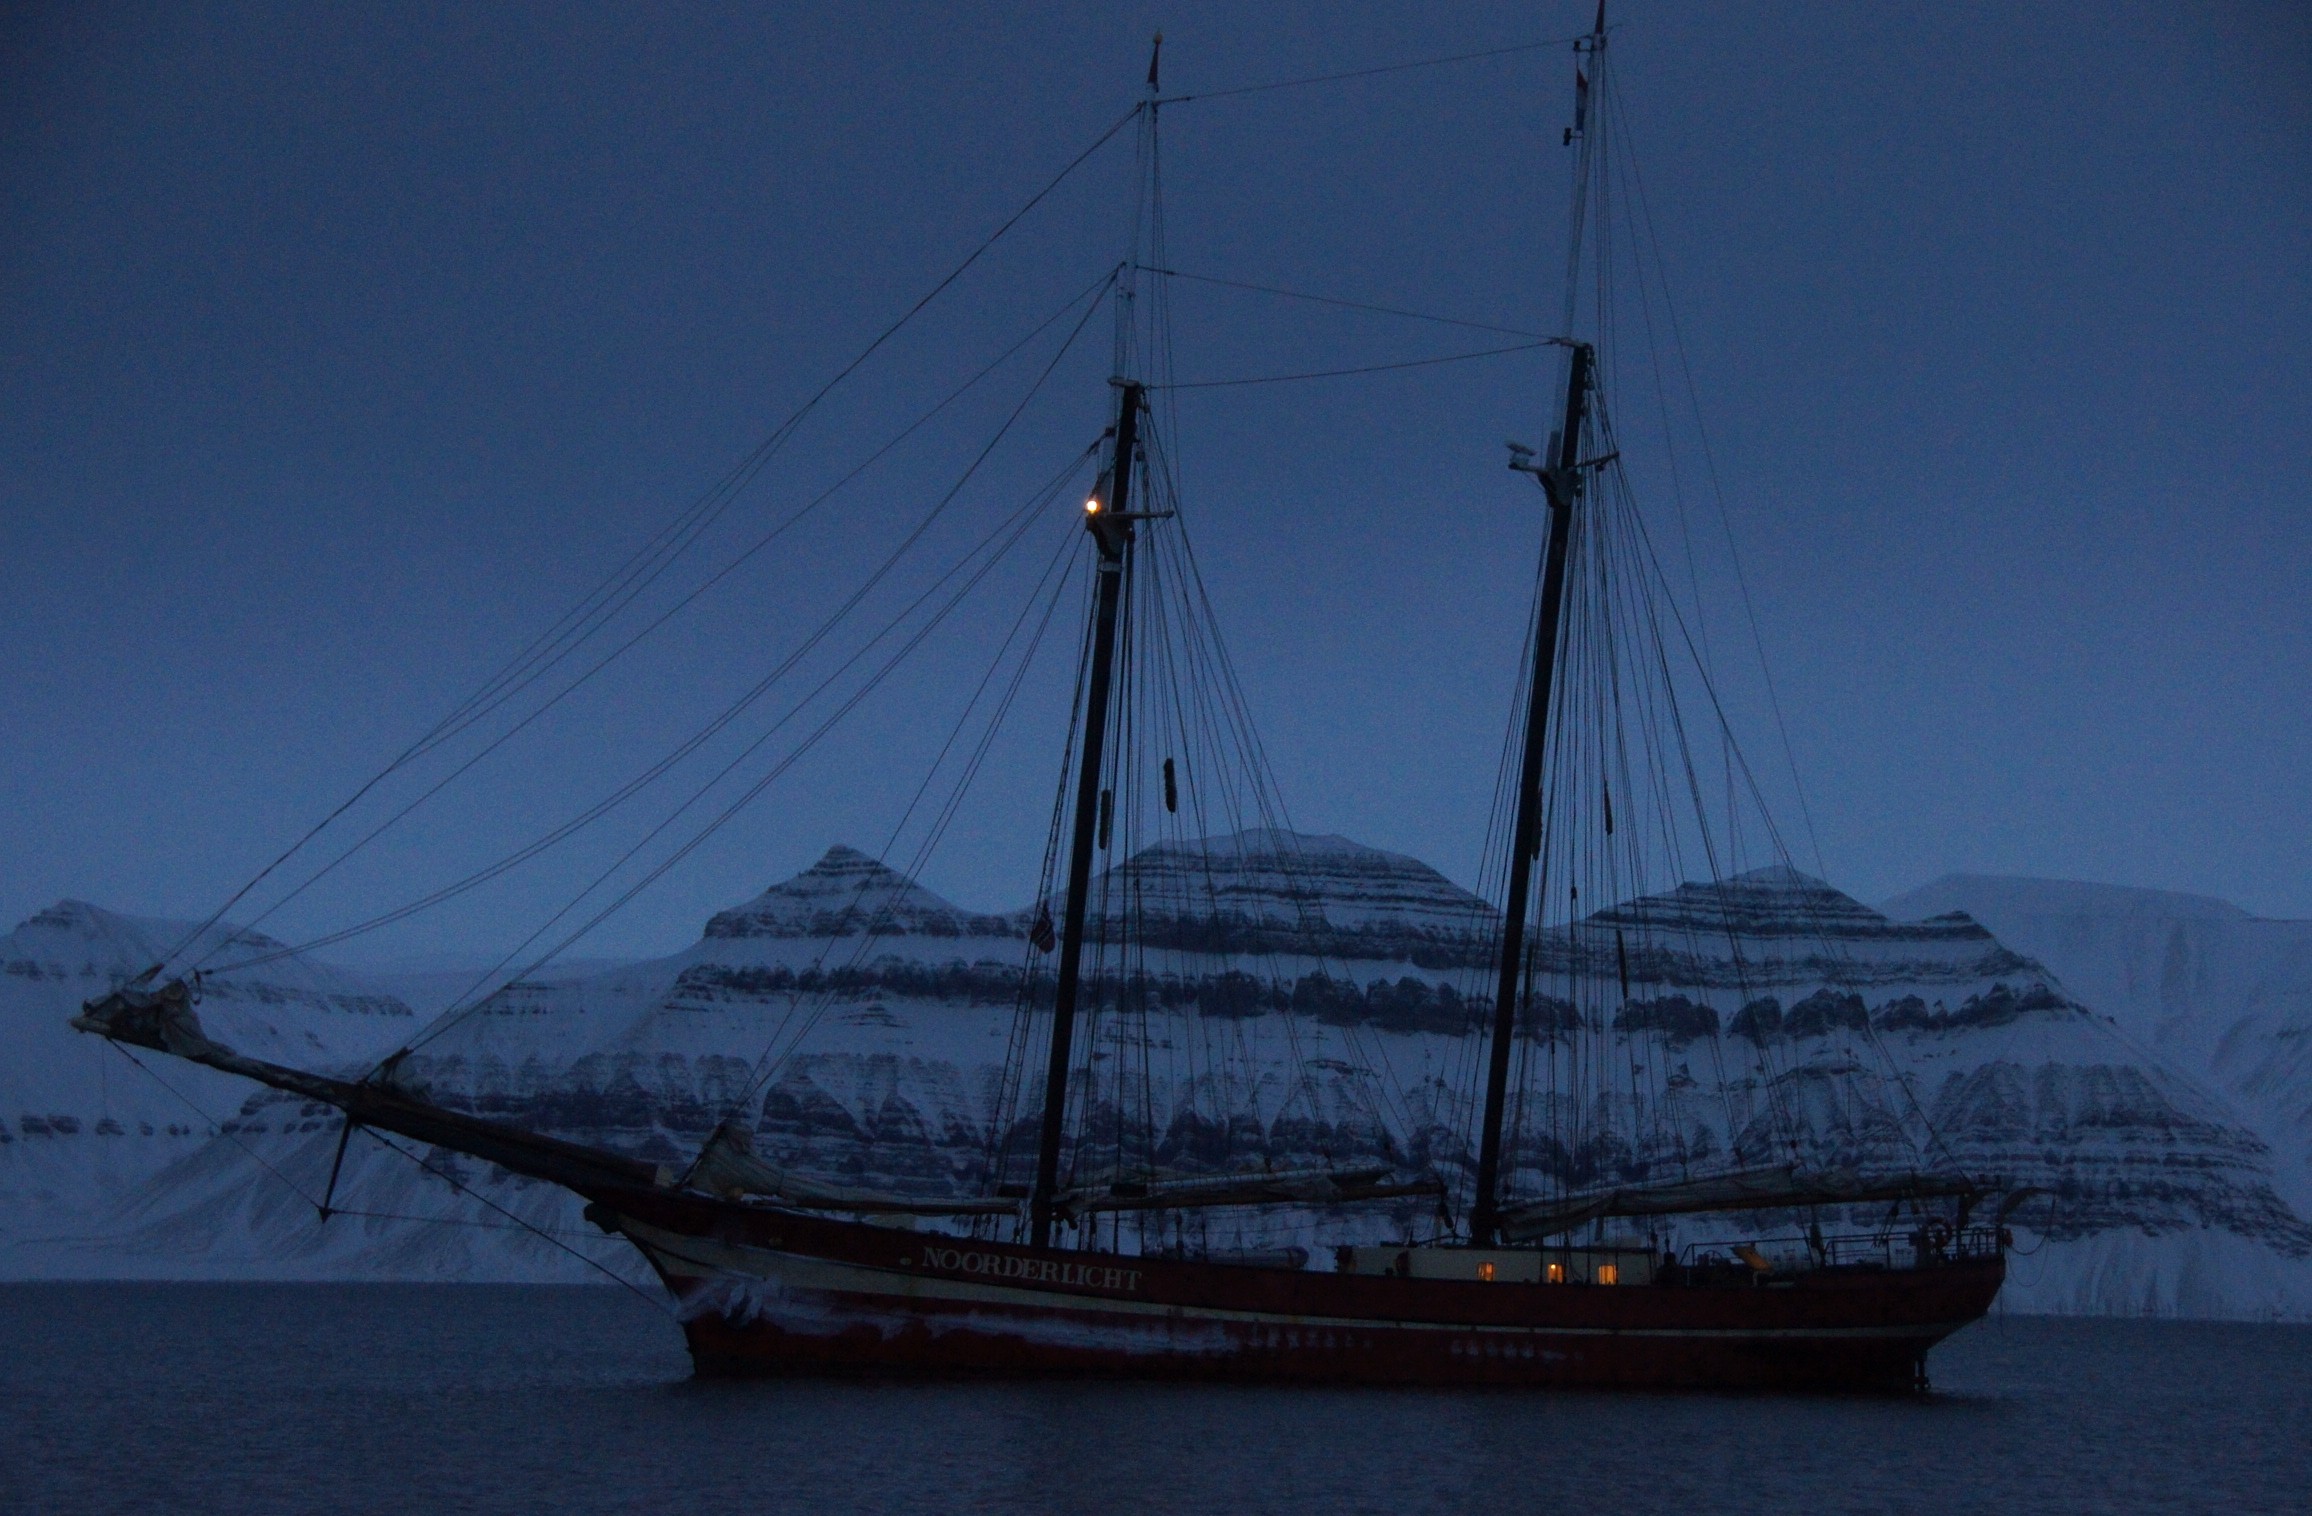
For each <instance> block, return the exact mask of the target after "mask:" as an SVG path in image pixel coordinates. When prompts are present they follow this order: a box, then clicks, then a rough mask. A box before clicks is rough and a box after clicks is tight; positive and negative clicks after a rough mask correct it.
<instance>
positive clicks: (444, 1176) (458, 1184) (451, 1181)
mask: <svg viewBox="0 0 2312 1516" xmlns="http://www.w3.org/2000/svg"><path fill="white" fill-rule="evenodd" d="M362 1130H363V1131H365V1132H368V1133H369V1135H370V1136H371V1137H372V1138H374V1139H376V1141H377V1142H379V1143H380V1144H382V1145H383V1146H385V1147H388V1148H391V1149H392V1150H393V1151H394V1152H396V1153H399V1154H401V1156H402V1157H404V1158H407V1159H408V1160H409V1161H410V1162H412V1163H414V1164H416V1165H417V1166H418V1168H419V1170H420V1171H421V1172H423V1173H427V1174H431V1175H432V1176H433V1177H434V1178H436V1179H439V1180H442V1181H443V1182H445V1183H447V1184H448V1185H449V1186H450V1187H451V1188H452V1189H454V1190H456V1191H458V1193H460V1194H462V1195H465V1196H468V1197H470V1198H471V1199H474V1200H478V1201H480V1202H481V1203H482V1204H483V1205H485V1206H488V1207H489V1208H490V1209H491V1210H493V1211H496V1212H497V1213H498V1214H499V1215H501V1216H503V1217H505V1218H506V1219H507V1220H508V1221H510V1222H512V1223H513V1224H514V1225H516V1226H518V1227H520V1228H521V1229H522V1230H523V1231H525V1232H528V1233H530V1234H531V1235H532V1236H535V1237H537V1238H538V1239H539V1240H541V1241H543V1242H545V1243H546V1244H547V1245H548V1246H550V1247H555V1248H559V1249H561V1250H562V1251H563V1252H565V1253H568V1254H569V1255H570V1256H571V1257H573V1258H575V1259H577V1260H578V1261H579V1262H580V1263H582V1264H584V1265H586V1266H587V1267H588V1268H590V1269H592V1270H594V1271H595V1272H596V1273H598V1274H600V1275H602V1276H603V1277H604V1278H606V1279H609V1280H611V1281H613V1282H614V1283H616V1284H618V1285H620V1286H621V1287H623V1288H625V1289H627V1290H630V1291H632V1292H633V1293H634V1295H635V1297H636V1298H637V1299H640V1300H647V1301H649V1302H650V1303H651V1304H652V1305H654V1306H656V1307H657V1308H658V1309H660V1310H662V1311H664V1312H666V1313H667V1314H668V1315H670V1316H671V1315H673V1314H674V1307H673V1305H672V1304H671V1303H670V1302H668V1301H667V1300H665V1299H664V1298H663V1297H660V1296H657V1295H653V1294H651V1293H650V1292H649V1291H647V1290H645V1289H643V1288H642V1287H641V1286H640V1285H638V1284H636V1283H635V1282H634V1281H633V1280H631V1279H628V1278H627V1277H626V1276H625V1275H623V1274H620V1273H619V1272H618V1271H617V1270H616V1269H613V1268H611V1267H610V1266H609V1265H608V1264H606V1263H603V1262H601V1261H600V1260H599V1259H594V1258H589V1257H587V1256H586V1255H585V1254H584V1253H581V1252H579V1251H578V1250H577V1249H576V1248H574V1247H572V1246H570V1244H568V1243H567V1242H564V1241H563V1240H562V1239H561V1238H559V1237H557V1236H555V1235H554V1234H553V1233H552V1232H549V1231H547V1230H546V1229H545V1228H544V1227H541V1226H536V1225H534V1224H532V1223H531V1222H530V1221H529V1220H527V1219H526V1218H524V1217H522V1216H520V1215H518V1214H516V1213H515V1212H513V1211H510V1210H508V1209H506V1207H504V1206H502V1205H500V1204H498V1203H497V1202H496V1201H495V1200H492V1199H491V1198H490V1197H489V1196H487V1195H485V1194H483V1193H482V1192H481V1191H480V1190H477V1189H475V1188H474V1187H473V1186H472V1185H470V1184H467V1183H466V1182H465V1181H464V1180H463V1179H460V1178H458V1176H457V1175H455V1174H453V1173H450V1172H449V1171H448V1170H447V1169H438V1168H435V1167H434V1166H433V1165H432V1164H430V1163H428V1162H427V1161H426V1160H425V1159H423V1158H421V1157H419V1156H418V1155H417V1154H415V1153H413V1152H411V1151H410V1150H409V1149H407V1148H405V1147H403V1146H402V1145H401V1144H400V1143H398V1142H396V1141H394V1140H393V1139H392V1138H391V1137H388V1136H387V1135H386V1134H385V1133H383V1132H380V1131H377V1130H375V1129H373V1128H369V1127H364V1128H362Z"/></svg>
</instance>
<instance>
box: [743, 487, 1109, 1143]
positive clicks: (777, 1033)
mask: <svg viewBox="0 0 2312 1516" xmlns="http://www.w3.org/2000/svg"><path fill="white" fill-rule="evenodd" d="M1098 446H1099V444H1098V443H1094V444H1093V450H1096V449H1097V448H1098ZM1082 461H1083V460H1082V458H1081V457H1079V458H1078V459H1077V466H1079V467H1080V466H1081V464H1082ZM1062 482H1063V483H1064V482H1065V481H1064V480H1063V481H1062ZM1052 493H1056V491H1051V492H1047V494H1046V496H1045V498H1046V499H1049V498H1050V495H1051V494H1052ZM1074 545H1075V544H1074V542H1073V541H1071V540H1069V539H1067V538H1062V540H1061V541H1060V544H1059V547H1058V549H1057V551H1055V552H1054V553H1053V555H1052V557H1051V559H1050V560H1049V561H1047V562H1046V563H1045V565H1044V569H1043V572H1042V574H1041V575H1039V576H1038V578H1037V581H1036V584H1035V587H1034V588H1033V589H1032V590H1031V591H1030V593H1029V596H1028V599H1027V602H1026V603H1025V604H1024V605H1023V606H1022V607H1021V610H1020V614H1019V617H1018V618H1017V619H1016V620H1015V621H1014V622H1013V624H1012V629H1011V631H1010V632H1009V633H1008V634H1007V635H1006V636H1005V638H1004V641H1003V644H1002V646H1000V647H999V648H997V650H996V654H995V657H994V659H993V660H991V661H990V663H989V664H988V669H987V672H986V674H985V675H983V676H982V677H981V679H980V682H979V685H978V687H977V688H976V689H975V690H974V691H973V692H972V697H971V699H970V700H969V701H968V702H966V704H965V706H964V710H963V714H962V715H961V716H960V717H959V718H958V719H957V722H956V725H955V726H954V728H953V729H952V730H951V731H950V732H949V734H948V738H947V741H946V742H945V743H944V744H943V745H942V746H941V748H940V751H939V756H938V757H937V758H935V759H933V760H932V764H931V768H930V770H929V771H928V772H927V773H926V774H925V775H924V779H923V783H922V784H921V785H920V786H918V787H917V789H916V792H915V795H914V797H913V798H912V799H910V800H909V801H908V803H907V807H906V809H905V810H904V811H902V812H901V814H900V818H899V821H898V823H897V824H896V825H895V826H893V827H892V829H891V835H890V836H889V838H887V839H886V840H885V842H884V847H883V852H884V856H885V857H889V856H890V855H891V853H892V852H893V851H894V850H895V849H896V848H897V847H898V845H899V838H900V835H901V833H902V832H904V831H905V829H906V827H907V823H908V822H909V821H910V820H911V819H913V817H914V815H915V811H916V809H917V807H919V806H920V805H921V804H922V803H923V798H924V796H925V795H926V794H928V793H929V792H930V789H931V783H932V780H933V779H934V778H936V777H937V775H938V772H939V769H940V766H941V765H942V764H943V763H945V761H946V759H947V755H948V753H949V752H950V751H952V750H953V748H954V746H955V743H956V740H957V739H958V738H960V737H961V736H962V735H963V731H964V728H965V727H966V726H968V725H969V724H970V720H971V713H972V711H973V710H975V709H976V708H977V707H978V705H979V701H980V698H981V696H983V695H985V694H986V693H987V689H988V686H989V685H990V684H991V683H993V681H994V679H995V676H996V675H997V673H999V672H1000V671H1001V669H1002V667H1003V663H1004V661H1005V659H1006V657H1007V656H1008V655H1009V654H1010V652H1011V648H1012V644H1013V643H1014V642H1016V641H1017V640H1018V637H1019V633H1020V630H1021V628H1022V627H1023V626H1025V625H1026V624H1027V620H1028V617H1029V616H1030V615H1031V614H1032V613H1033V612H1034V610H1035V608H1036V606H1037V605H1038V604H1039V603H1040V604H1043V606H1044V614H1043V616H1042V618H1041V619H1040V620H1038V621H1037V623H1036V630H1035V632H1034V634H1033V636H1031V637H1030V639H1029V641H1028V645H1027V647H1026V649H1025V650H1024V651H1023V652H1022V654H1021V655H1020V661H1019V663H1018V665H1017V666H1016V667H1015V668H1014V669H1013V671H1012V676H1011V679H1010V681H1009V683H1008V684H1007V685H1006V687H1005V689H1004V691H1003V694H1002V695H1001V696H1000V698H999V699H998V701H997V704H996V706H995V709H994V711H993V712H992V714H991V715H990V717H989V720H988V725H987V728H986V730H985V731H984V732H982V733H981V735H980V739H979V741H978V743H977V744H976V746H975V747H974V749H973V750H972V752H971V754H970V756H969V757H968V758H967V760H966V762H965V765H964V770H963V773H962V774H961V775H960V776H959V777H958V779H957V780H956V784H955V788H954V789H953V790H952V791H951V792H950V793H949V795H948V797H947V799H946V800H945V801H944V802H943V803H942V806H941V808H940V810H939V812H938V813H937V814H936V815H935V816H934V817H933V819H932V822H931V825H930V827H929V828H928V829H927V831H926V835H925V837H924V839H923V841H922V842H921V843H920V844H919V845H918V846H917V848H916V851H915V854H914V856H913V857H912V859H911V860H910V861H909V863H908V866H907V869H906V874H905V877H906V878H907V879H909V880H910V881H913V880H915V879H919V878H921V877H922V872H923V868H924V865H925V864H927V863H929V862H930V859H931V854H932V852H933V850H934V849H936V848H937V846H938V845H939V843H940V841H941V840H942V839H943V838H944V837H945V836H946V833H947V828H948V826H949V824H950V823H951V822H952V821H953V820H954V816H955V812H956V810H957V809H958V808H959V807H960V806H961V804H962V802H963V798H964V795H965V793H966V792H967V791H968V790H969V789H970V787H971V783H972V781H973V780H974V779H975V778H977V777H978V774H979V770H980V766H981V763H982V761H983V760H984V759H985V758H986V756H987V752H988V749H989V747H991V746H992V745H993V744H994V742H995V738H996V734H997V732H998V730H999V729H1000V728H1001V726H1002V724H1003V720H1004V717H1005V716H1006V715H1007V714H1008V713H1009V712H1010V710H1011V705H1012V702H1013V700H1014V698H1015V697H1016V696H1017V695H1018V694H1019V690H1020V686H1021V684H1022V683H1023V682H1024V681H1025V679H1026V677H1027V672H1028V669H1029V667H1030V666H1031V665H1032V664H1033V662H1034V661H1035V656H1036V652H1037V650H1038V649H1039V648H1040V647H1041V646H1042V643H1043V637H1044V633H1045V632H1046V631H1047V630H1048V629H1049V628H1050V626H1051V622H1052V617H1053V616H1054V614H1055V613H1056V612H1057V611H1058V609H1059V605H1060V601H1061V600H1062V599H1063V598H1064V597H1065V593H1066V589H1067V584H1068V580H1069V578H1070V577H1071V576H1072V569H1073V563H1072V558H1071V555H1070V553H1069V549H1070V548H1072V547H1074ZM1054 570H1059V573H1058V574H1057V576H1056V578H1055V575H1054ZM1046 586H1050V588H1051V594H1050V596H1049V598H1048V600H1047V599H1046V596H1045V593H1044V592H1045V588H1046ZM868 887H869V885H868V883H867V882H866V881H862V883H861V885H860V887H859V893H861V894H863V893H865V891H866V890H867V888H868ZM898 903H899V897H898V895H897V894H896V892H895V893H894V895H893V896H892V898H891V899H889V900H887V901H886V902H885V903H884V904H883V906H882V907H881V908H880V909H879V910H878V911H877V912H876V914H875V916H874V917H873V918H872V919H871V920H870V921H869V923H868V925H867V928H866V930H864V931H863V932H861V933H860V936H859V945H858V947H857V948H856V949H855V950H854V951H853V952H852V954H851V958H850V961H849V962H848V963H847V964H846V965H845V966H844V969H843V970H840V971H838V972H839V973H841V972H848V971H850V970H854V969H857V968H858V967H859V966H860V965H861V964H862V963H863V962H865V961H866V958H867V955H868V954H869V953H870V952H872V951H873V950H874V948H875V945H876V944H877V943H878V942H879V941H881V939H882V936H883V933H884V929H885V928H886V927H887V926H888V925H889V924H890V921H891V917H892V914H893V913H894V911H895V910H896V909H897V907H898ZM857 909H858V905H857V900H856V898H854V900H853V903H852V904H851V905H850V906H848V907H846V908H845V912H844V917H845V923H846V924H848V921H849V918H850V915H851V913H852V912H854V911H856V910H857ZM833 951H834V942H833V940H832V939H830V940H829V941H828V942H827V943H826V945H825V946H823V947H821V948H820V950H819V952H818V955H817V956H816V957H815V958H814V959H813V961H812V964H811V967H810V969H809V970H808V971H807V972H808V973H811V974H817V973H819V972H820V971H821V970H822V969H823V968H824V967H825V965H826V962H827V957H828V955H829V954H830V953H831V952H833ZM800 979H801V976H798V983H799V982H800ZM836 989H837V987H836V986H834V985H831V984H830V985H827V986H826V987H825V988H824V989H823V990H821V991H814V992H808V993H812V994H814V996H815V997H816V998H815V1003H814V1004H813V1005H812V1006H811V1008H810V1010H809V1012H808V1014H806V1015H804V1016H803V1022H802V1025H801V1026H800V1027H799V1028H798V1029H796V1030H795V1032H794V1034H793V1035H792V1036H789V1035H788V1027H789V1026H790V1025H791V1024H792V1023H793V1022H794V1020H795V1018H796V1016H797V1014H799V1013H801V1011H802V1006H801V1000H802V995H803V994H804V993H806V992H804V991H801V990H798V991H797V993H796V995H795V998H794V1000H793V1001H791V1002H790V1005H789V1010H788V1013H787V1015H786V1016H784V1017H782V1018H781V1020H780V1022H779V1025H778V1027H777V1028H775V1029H774V1030H773V1031H772V1033H771V1035H770V1037H769V1038H768V1039H767V1040H766V1043H765V1046H764V1049H763V1052H762V1054H761V1056H760V1057H758V1058H757V1059H756V1061H755V1065H754V1068H753V1070H752V1071H751V1072H750V1074H749V1076H748V1080H747V1086H746V1088H745V1089H744V1090H743V1091H742V1092H741V1093H740V1095H739V1098H738V1100H737V1101H736V1102H734V1103H733V1104H732V1106H731V1107H730V1109H731V1111H732V1113H733V1114H736V1113H737V1112H738V1111H739V1110H740V1109H742V1108H743V1107H745V1106H746V1105H747V1103H749V1102H750V1101H752V1100H753V1099H754V1098H755V1097H756V1095H757V1094H758V1093H760V1092H761V1091H762V1090H763V1088H764V1087H765V1086H767V1085H768V1084H769V1082H770V1081H771V1079H772V1078H774V1077H776V1075H777V1074H778V1072H779V1070H780V1069H781V1068H783V1067H784V1066H785V1064H786V1062H787V1060H788V1059H790V1058H792V1057H793V1056H794V1054H795V1052H796V1050H797V1049H798V1048H800V1047H801V1045H802V1042H803V1040H804V1039H805V1038H807V1037H808V1036H810V1034H811V1033H812V1031H813V1030H815V1029H816V1028H817V1026H818V1024H819V1023H820V1022H821V1021H822V1020H824V1019H825V1017H826V1014H827V1012H828V1011H829V1010H830V1009H832V1008H833V1005H834V998H835V994H836ZM782 1047H783V1048H784V1051H780V1049H781V1048H782ZM774 1054H775V1055H776V1056H774Z"/></svg>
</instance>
